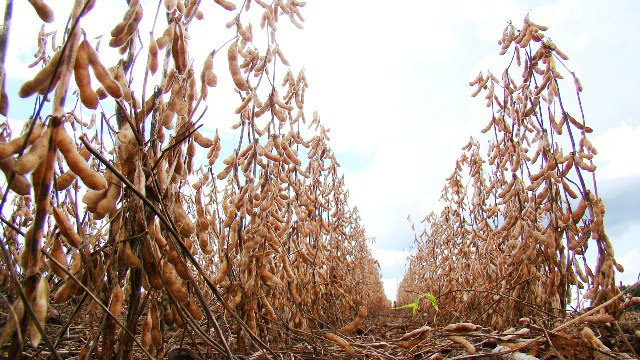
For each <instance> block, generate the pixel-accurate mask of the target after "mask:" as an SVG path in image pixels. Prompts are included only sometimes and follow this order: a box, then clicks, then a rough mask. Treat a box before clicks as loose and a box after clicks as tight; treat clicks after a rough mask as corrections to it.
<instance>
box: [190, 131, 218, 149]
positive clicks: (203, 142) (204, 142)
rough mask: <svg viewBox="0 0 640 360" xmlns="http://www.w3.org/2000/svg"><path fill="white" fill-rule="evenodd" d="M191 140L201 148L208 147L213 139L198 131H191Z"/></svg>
mask: <svg viewBox="0 0 640 360" xmlns="http://www.w3.org/2000/svg"><path fill="white" fill-rule="evenodd" d="M193 141H195V142H196V143H197V144H198V145H200V146H201V147H203V148H210V147H211V146H213V140H211V139H209V138H207V137H204V136H203V135H202V134H201V133H200V132H199V131H196V132H194V133H193Z"/></svg>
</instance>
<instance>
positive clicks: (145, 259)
mask: <svg viewBox="0 0 640 360" xmlns="http://www.w3.org/2000/svg"><path fill="white" fill-rule="evenodd" d="M158 264H159V262H158V258H157V257H156V254H155V253H154V251H153V247H152V245H151V242H150V239H149V238H148V237H145V238H143V239H142V267H143V269H144V272H145V274H147V279H148V280H149V285H151V287H152V288H154V289H156V290H160V289H162V279H161V278H160V274H159V273H158Z"/></svg>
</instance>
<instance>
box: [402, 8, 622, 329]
mask: <svg viewBox="0 0 640 360" xmlns="http://www.w3.org/2000/svg"><path fill="white" fill-rule="evenodd" d="M546 30H547V28H546V27H545V26H542V25H537V24H535V23H533V22H532V21H530V20H529V18H528V16H527V17H526V18H525V20H524V24H523V26H522V28H521V29H516V28H515V27H514V26H513V25H512V24H511V23H510V24H509V25H508V26H507V27H506V28H505V30H504V33H503V36H502V38H501V39H500V41H499V44H500V45H501V47H502V48H501V52H500V54H501V55H505V54H510V55H511V61H510V62H509V65H508V66H507V68H506V69H505V70H504V72H503V73H502V74H501V77H500V79H498V78H496V76H494V75H493V74H491V73H490V72H488V73H486V74H482V73H481V74H479V75H478V76H477V77H476V78H475V79H474V80H473V81H471V82H470V84H469V85H471V86H474V87H475V91H474V92H473V94H472V96H477V95H479V94H481V93H484V94H485V99H486V101H487V102H486V105H487V107H488V108H490V110H491V118H490V120H489V123H488V124H487V125H486V127H485V128H484V129H482V132H483V133H487V134H488V135H489V140H488V146H487V147H482V146H481V145H480V143H479V142H478V141H476V140H474V139H471V140H470V141H469V143H468V144H467V145H466V146H464V147H463V149H462V150H463V153H462V155H460V157H459V158H458V160H457V161H456V167H455V170H454V172H453V173H452V174H451V176H450V177H448V178H447V181H446V185H445V187H444V189H443V191H442V197H441V200H442V202H443V205H444V209H443V210H442V211H441V212H440V213H439V214H435V213H431V214H429V215H427V216H426V217H425V218H424V220H423V223H424V230H423V231H422V232H421V233H417V234H416V237H415V240H416V243H417V247H418V248H417V253H416V254H415V255H414V256H413V257H412V259H411V262H410V266H409V269H408V271H407V273H406V275H405V277H404V279H403V280H402V283H401V285H400V289H399V295H398V302H399V303H407V302H410V301H411V300H413V298H415V296H416V293H425V292H426V293H431V294H433V295H435V296H436V297H437V299H438V304H439V305H440V310H441V311H440V312H439V314H438V316H439V317H438V320H439V321H441V322H442V323H444V324H446V323H448V322H451V321H471V322H474V323H476V322H477V323H479V324H483V325H487V326H493V327H496V328H506V327H508V326H510V325H511V324H515V322H516V321H517V320H518V319H519V318H521V317H524V316H536V317H539V318H545V319H554V318H555V317H558V316H564V312H565V311H566V309H568V307H569V305H570V304H571V303H572V301H573V300H576V303H577V304H578V306H580V305H581V304H582V303H583V301H585V300H586V301H589V302H590V305H591V306H597V305H600V304H603V303H605V302H606V301H607V300H609V299H612V298H613V297H615V296H616V295H617V294H619V293H620V290H619V289H618V288H617V287H616V286H615V282H614V279H615V271H616V270H617V271H623V269H622V266H620V264H618V263H617V262H616V260H615V258H614V250H613V246H612V244H611V242H610V241H609V238H608V237H607V234H606V232H605V224H604V214H605V206H604V203H603V201H602V199H601V198H600V197H599V196H598V191H597V186H596V181H595V170H596V166H595V165H594V162H593V158H594V156H595V155H597V153H598V152H597V150H596V149H595V147H594V146H593V145H592V144H591V142H590V141H589V138H588V135H589V133H591V132H592V129H591V128H590V127H588V126H587V123H586V120H585V117H584V113H583V111H582V104H581V102H580V92H581V91H582V85H581V84H580V81H579V80H578V78H577V77H576V76H575V74H574V73H573V72H571V71H569V70H568V68H567V67H566V65H565V63H564V61H566V60H568V57H567V55H565V54H564V53H563V52H562V51H560V49H559V48H558V47H557V46H556V45H555V44H554V43H553V42H552V41H551V40H549V39H548V38H547V37H545V35H544V31H546ZM568 82H569V83H570V84H571V85H568V84H567V83H568ZM563 83H564V85H565V88H567V89H568V90H566V91H564V92H562V93H561V92H560V85H561V84H563ZM572 88H575V96H576V98H575V99H570V100H568V99H569V98H572V97H573V89H572ZM576 100H577V101H576ZM569 102H573V103H576V108H577V109H576V110H572V109H569V108H568V103H569ZM484 151H487V155H486V157H484V156H483V155H482V154H481V153H482V152H484ZM589 247H591V251H594V253H596V254H597V258H596V261H595V263H593V262H592V263H589V262H588V261H587V258H586V257H585V253H586V252H587V249H588V248H589ZM620 303H621V300H618V301H615V302H613V303H610V304H609V305H608V306H607V307H606V309H605V311H606V312H607V313H610V314H612V315H614V316H618V315H619V313H620V312H619V311H618V306H619V305H620ZM429 311H432V310H429Z"/></svg>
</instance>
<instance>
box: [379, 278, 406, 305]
mask: <svg viewBox="0 0 640 360" xmlns="http://www.w3.org/2000/svg"><path fill="white" fill-rule="evenodd" d="M400 280H402V278H383V279H382V285H383V286H384V293H385V295H387V299H389V300H391V301H395V300H396V295H397V293H398V284H400Z"/></svg>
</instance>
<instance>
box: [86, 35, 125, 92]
mask: <svg viewBox="0 0 640 360" xmlns="http://www.w3.org/2000/svg"><path fill="white" fill-rule="evenodd" d="M85 50H86V52H87V56H88V57H89V65H91V68H92V69H93V74H94V75H95V76H96V79H98V81H99V82H100V84H102V86H103V87H104V90H105V91H106V92H107V93H108V94H109V95H111V96H112V97H113V98H114V99H120V98H121V97H122V88H120V84H118V82H117V81H116V80H115V79H114V78H113V76H111V73H109V71H108V70H107V68H106V67H105V66H104V65H103V64H102V62H100V57H99V56H98V53H97V52H96V50H95V49H94V48H93V47H92V46H91V44H89V43H87V44H86V45H85Z"/></svg>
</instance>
